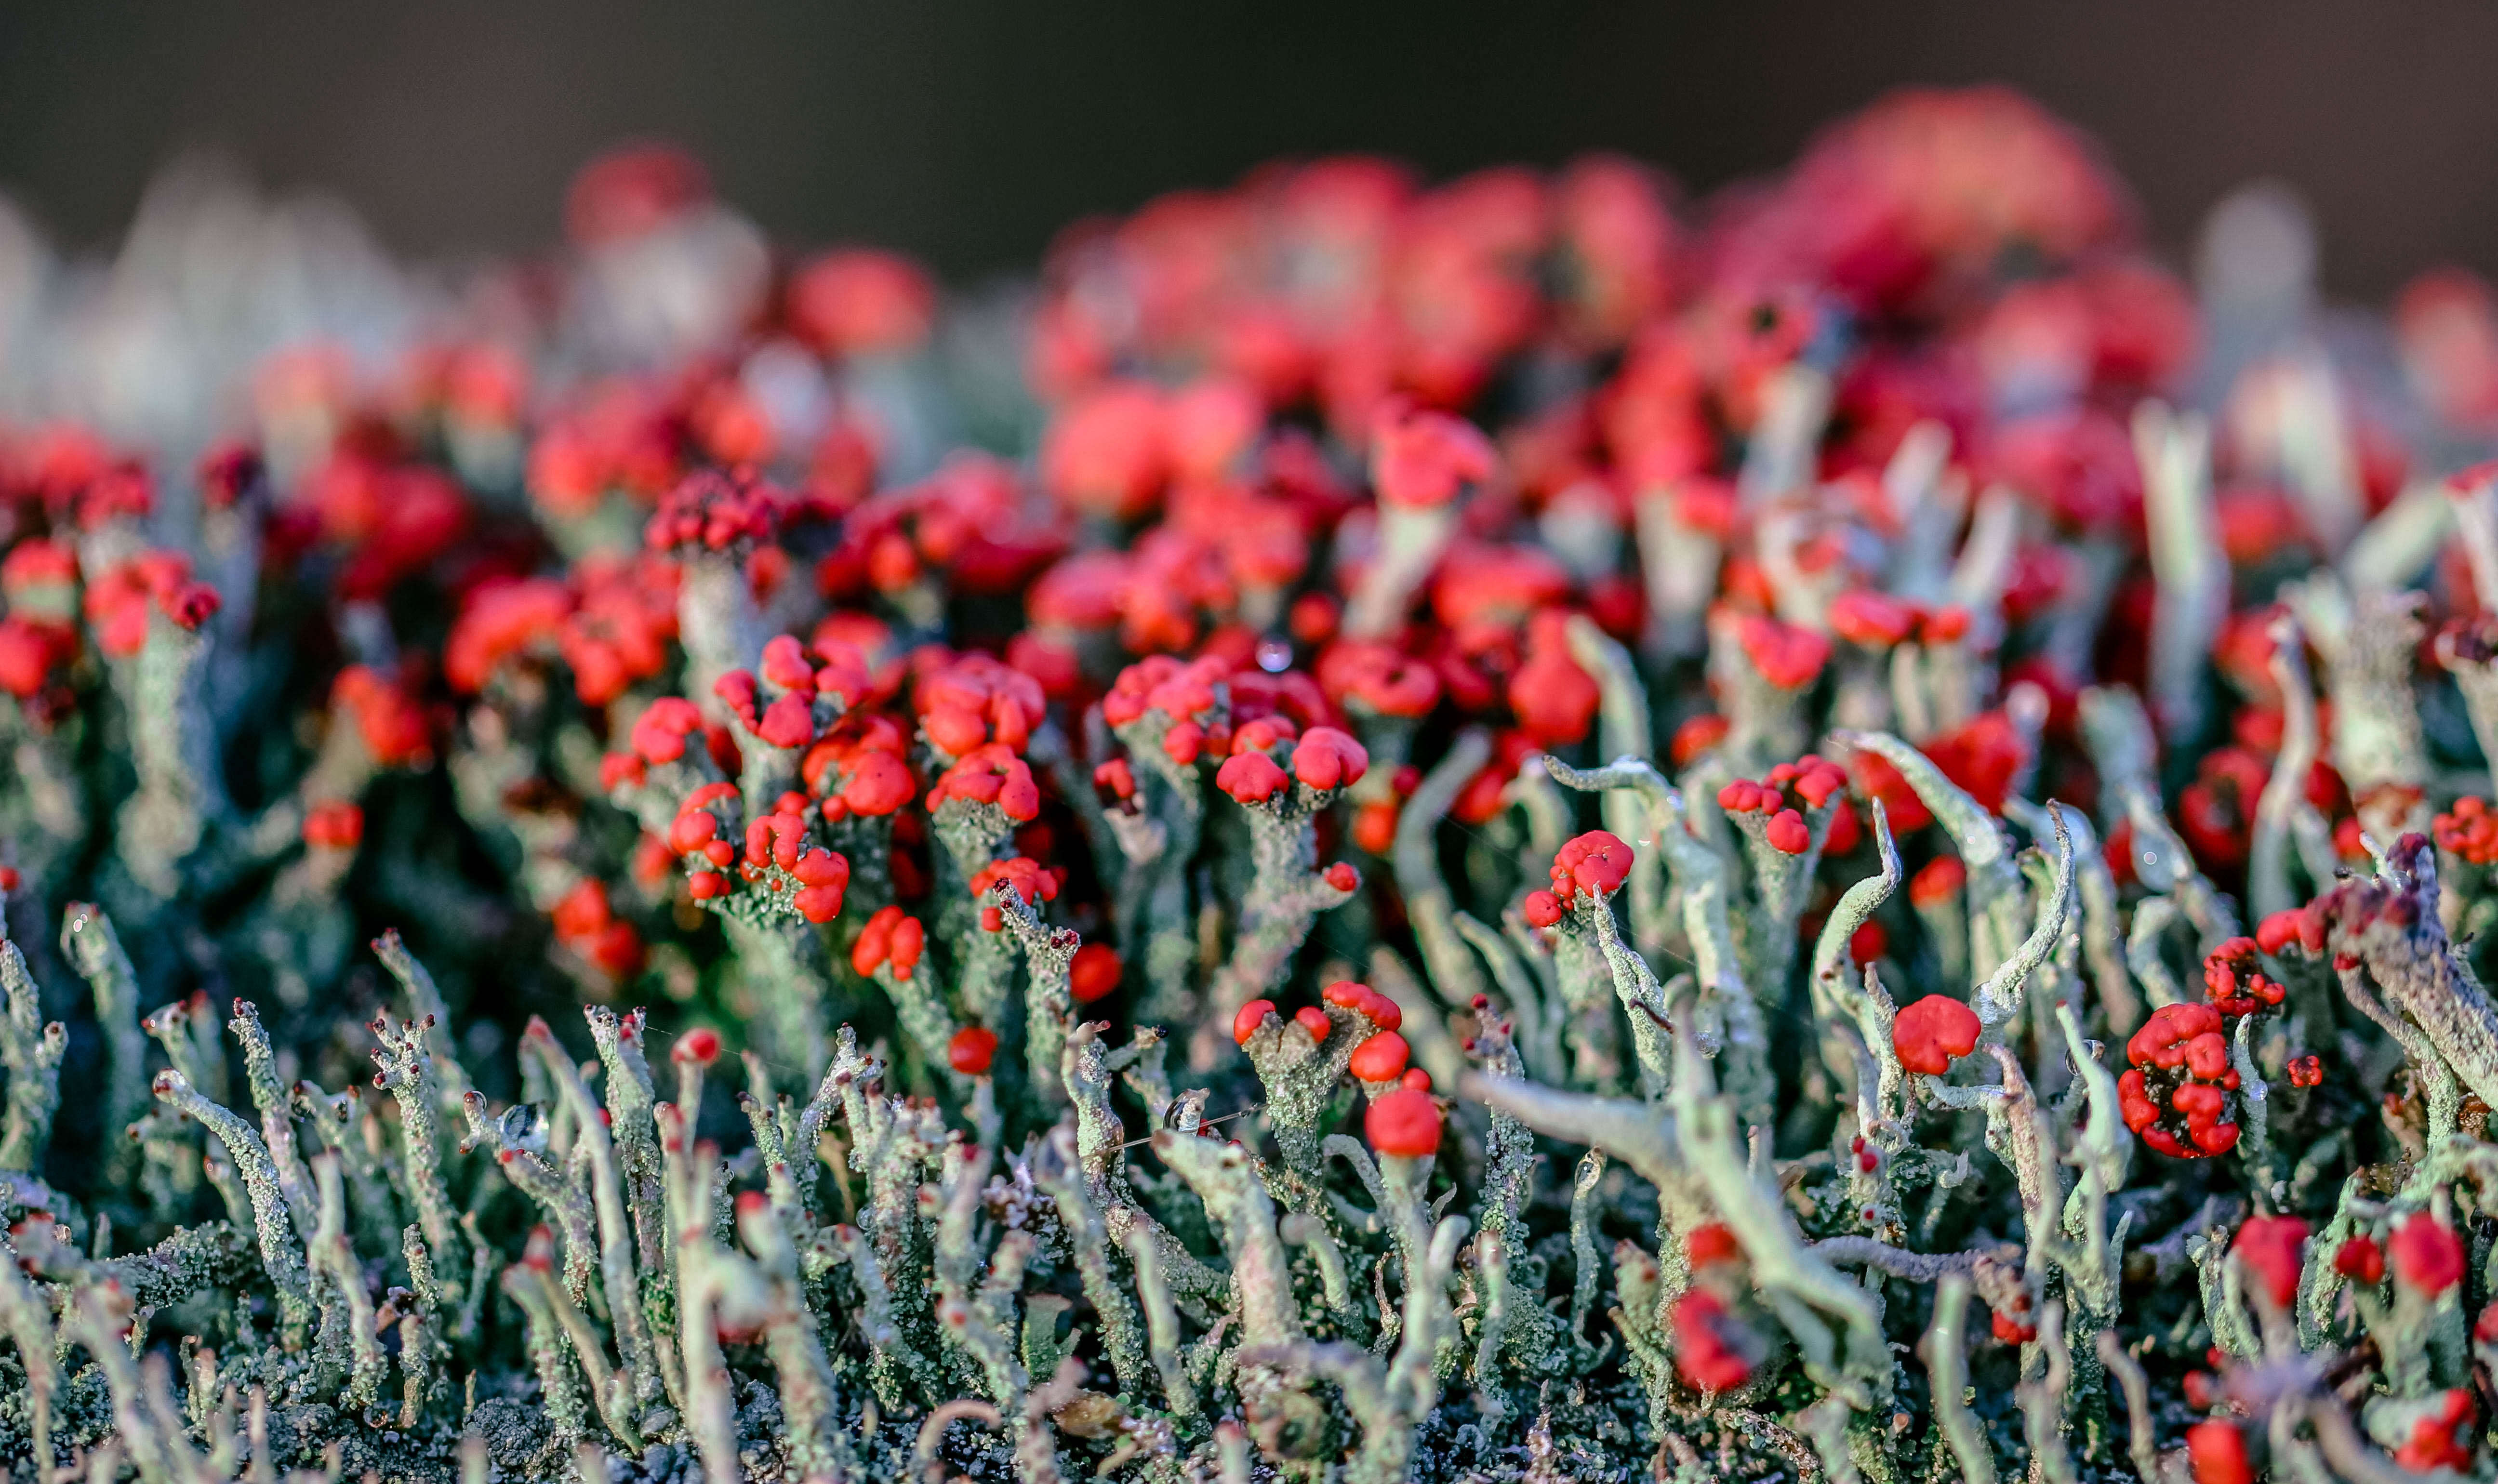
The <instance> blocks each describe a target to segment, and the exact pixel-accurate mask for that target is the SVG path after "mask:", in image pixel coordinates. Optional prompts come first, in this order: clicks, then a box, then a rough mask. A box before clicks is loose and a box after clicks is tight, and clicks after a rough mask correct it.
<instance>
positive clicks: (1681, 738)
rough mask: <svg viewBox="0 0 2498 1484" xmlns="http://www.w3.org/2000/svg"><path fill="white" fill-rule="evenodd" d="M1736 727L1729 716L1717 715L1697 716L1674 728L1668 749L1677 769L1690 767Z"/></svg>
mask: <svg viewBox="0 0 2498 1484" xmlns="http://www.w3.org/2000/svg"><path fill="white" fill-rule="evenodd" d="M1734 728H1735V724H1734V723H1733V722H1732V721H1729V720H1728V719H1727V718H1725V717H1722V716H1716V715H1713V714H1712V715H1707V716H1695V717H1693V718H1692V719H1691V720H1689V721H1687V722H1685V723H1683V724H1682V725H1681V726H1677V727H1676V728H1675V729H1674V739H1673V742H1672V743H1671V744H1670V745H1669V746H1668V748H1667V749H1666V752H1667V756H1668V757H1670V758H1672V759H1673V761H1674V766H1675V769H1676V771H1678V772H1680V771H1681V770H1682V769H1683V768H1687V767H1689V766H1690V765H1691V764H1692V762H1693V761H1694V760H1695V759H1697V758H1699V757H1700V755H1701V754H1703V753H1705V752H1707V751H1709V750H1710V749H1711V748H1713V747H1715V746H1716V745H1717V744H1718V743H1720V742H1723V741H1725V740H1726V734H1727V733H1728V732H1730V731H1732V730H1734Z"/></svg>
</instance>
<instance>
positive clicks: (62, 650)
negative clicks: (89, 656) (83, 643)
mask: <svg viewBox="0 0 2498 1484" xmlns="http://www.w3.org/2000/svg"><path fill="white" fill-rule="evenodd" d="M75 644H76V637H75V635H73V634H71V633H70V632H68V631H67V630H65V629H60V628H57V627H55V626H52V625H49V624H37V623H30V622H28V621H27V620H25V619H22V618H19V617H17V616H16V615H15V614H11V615H10V616H9V617H7V618H5V619H0V690H5V691H7V692H8V693H9V694H11V695H14V696H16V697H17V698H18V699H19V700H27V699H30V698H31V697H33V696H34V695H36V694H38V693H40V692H41V691H43V689H44V688H45V687H46V686H47V685H48V684H50V683H51V678H52V672H53V671H54V669H55V668H57V667H58V666H59V665H60V664H61V662H62V661H65V660H67V659H68V658H69V657H70V655H71V654H72V653H73V650H74V646H75Z"/></svg>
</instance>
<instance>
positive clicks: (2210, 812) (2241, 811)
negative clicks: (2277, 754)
mask: <svg viewBox="0 0 2498 1484" xmlns="http://www.w3.org/2000/svg"><path fill="white" fill-rule="evenodd" d="M2271 781H2272V770H2271V769H2270V768H2269V767H2267V766H2266V765H2265V764H2264V761H2263V759H2262V758H2258V757H2257V756H2256V755H2255V754H2253V753H2251V752H2248V751H2247V750H2246V749H2244V748H2238V747H2222V748H2215V749H2213V750H2212V751H2211V752H2208V753H2206V754H2204V755H2203V758H2202V760H2201V761H2200V762H2198V763H2197V764H2195V777H2194V782H2193V783H2191V784H2188V785H2187V786H2186V787H2185V789H2184V790H2181V791H2180V792H2179V793H2178V795H2177V827H2178V830H2179V832H2180V833H2182V834H2183V835H2185V837H2186V844H2187V847H2188V848H2189V849H2190V850H2192V851H2193V852H2194V858H2195V860H2196V862H2197V863H2198V864H2202V865H2207V866H2236V865H2240V864H2243V863H2244V862H2245V860H2246V858H2247V850H2248V848H2249V845H2250V843H2251V842H2250V837H2251V835H2252V832H2253V830H2254V828H2255V814H2256V801H2257V800H2258V798H2259V797H2260V796H2261V795H2262V793H2263V790H2264V786H2265V785H2266V784H2268V783H2270V782H2271Z"/></svg>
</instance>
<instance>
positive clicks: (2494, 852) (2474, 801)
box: [2430, 795, 2498, 866]
mask: <svg viewBox="0 0 2498 1484" xmlns="http://www.w3.org/2000/svg"><path fill="white" fill-rule="evenodd" d="M2430 828H2431V830H2432V832H2433V834H2434V836H2435V838H2436V840H2437V848H2438V849H2439V850H2442V851H2444V852H2446V853H2447V854H2448V855H2453V856H2456V857H2458V858H2459V859H2462V860H2464V861H2467V862H2469V863H2470V864H2473V865H2481V866H2485V865H2490V864H2498V812H2492V811H2491V809H2490V808H2489V805H2488V802H2487V801H2486V800H2484V799H2479V798H2474V797H2471V796H2469V795H2467V796H2465V797H2463V798H2459V799H2456V800H2455V801H2454V807H2453V808H2452V809H2451V810H2449V811H2448V812H2447V813H2445V814H2441V815H2439V816H2438V817H2437V819H2436V821H2435V822H2434V823H2432V825H2431V826H2430Z"/></svg>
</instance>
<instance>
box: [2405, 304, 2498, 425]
mask: <svg viewBox="0 0 2498 1484" xmlns="http://www.w3.org/2000/svg"><path fill="white" fill-rule="evenodd" d="M2394 337H2395V340H2396V343H2397V344H2398V345H2399V346H2400V348H2401V351H2402V359H2403V370H2404V371H2406V372H2408V373H2409V375H2410V378H2411V383H2412V387H2413V389H2414V390H2415V391H2416V392H2418V394H2419V395H2420V397H2421V400H2422V401H2424V402H2426V403H2428V405H2429V407H2430V409H2431V410H2432V411H2434V412H2435V413H2436V414H2437V417H2438V419H2439V420H2440V421H2441V422H2444V423H2445V424H2447V425H2448V426H2449V427H2450V428H2458V429H2479V428H2487V427H2489V426H2491V425H2492V424H2498V299H2493V298H2492V296H2491V294H2490V292H2489V285H2488V284H2487V283H2485V282H2483V281H2482V278H2481V277H2480V275H2479V274H2474V273H2471V272H2470V271H2468V270H2465V269H2460V268H2440V269H2432V270H2430V271H2429V272H2427V273H2424V274H2420V275H2419V276H2418V277H2417V278H2414V279H2413V280H2412V281H2411V282H2410V283H2408V284H2405V285H2404V286H2403V291H2402V293H2401V294H2400V295H2399V296H2398V297H2397V298H2396V299H2395V301H2394Z"/></svg>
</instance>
